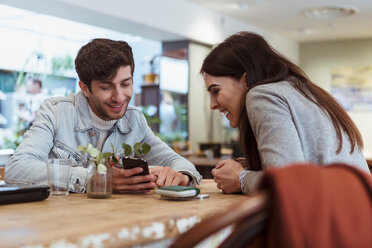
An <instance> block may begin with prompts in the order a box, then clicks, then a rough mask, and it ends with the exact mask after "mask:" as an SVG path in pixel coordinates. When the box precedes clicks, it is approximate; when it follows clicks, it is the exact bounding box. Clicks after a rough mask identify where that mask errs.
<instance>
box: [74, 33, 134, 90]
mask: <svg viewBox="0 0 372 248" xmlns="http://www.w3.org/2000/svg"><path fill="white" fill-rule="evenodd" d="M126 65H129V66H130V69H131V73H132V76H133V72H134V59H133V53H132V48H131V47H130V46H129V45H128V43H127V42H125V41H114V40H110V39H93V40H91V41H90V42H89V43H88V44H86V45H84V46H83V47H82V48H80V50H79V52H78V54H77V56H76V59H75V69H76V72H77V74H78V76H79V79H80V81H82V82H83V83H84V84H86V85H87V86H88V88H89V89H91V83H92V80H99V81H110V80H111V79H113V78H114V77H115V75H116V71H117V69H118V68H119V67H120V66H126Z"/></svg>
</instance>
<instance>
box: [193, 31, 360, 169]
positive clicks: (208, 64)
mask: <svg viewBox="0 0 372 248" xmlns="http://www.w3.org/2000/svg"><path fill="white" fill-rule="evenodd" d="M200 72H201V73H207V74H209V75H212V76H216V77H219V76H229V77H233V78H235V79H238V80H239V79H240V78H241V77H242V76H243V75H244V73H246V78H245V79H246V83H247V87H248V91H249V90H251V89H252V88H253V87H255V86H257V85H262V84H268V83H275V82H279V81H283V80H287V81H291V82H292V83H293V85H294V87H295V88H296V89H297V90H298V91H299V92H300V93H301V94H302V95H304V96H305V97H306V98H307V99H308V100H310V101H311V102H313V103H314V104H316V105H317V106H319V107H320V108H321V109H322V110H323V111H324V112H325V113H326V114H327V115H328V116H329V118H330V119H331V121H332V124H333V127H334V129H335V131H336V134H337V137H338V140H339V145H338V149H337V151H336V152H337V153H339V152H340V151H341V149H342V133H343V131H344V132H345V133H346V134H347V136H348V137H349V140H350V143H351V151H350V153H352V152H353V151H354V149H355V146H356V145H357V146H358V147H359V148H360V149H362V148H363V140H362V137H361V135H360V132H359V131H358V129H357V127H356V126H355V124H354V122H353V121H352V120H351V118H350V117H349V115H348V114H347V113H346V111H345V110H344V109H343V108H342V107H341V106H340V104H338V103H337V101H336V100H335V99H334V98H333V97H332V96H331V95H330V94H329V93H328V92H327V91H325V90H323V89H322V88H320V87H318V86H317V85H315V84H314V83H313V82H311V80H310V79H309V78H308V77H307V76H306V74H305V73H304V72H303V71H302V70H301V69H300V68H299V67H298V66H297V65H295V64H294V63H292V62H291V61H289V60H288V59H287V58H285V57H284V56H282V55H281V54H279V53H278V52H277V51H275V50H274V49H273V48H272V47H270V45H269V44H268V43H267V42H266V41H265V39H264V38H263V37H262V36H260V35H257V34H255V33H250V32H239V33H237V34H234V35H232V36H230V37H228V38H227V39H226V40H225V41H223V42H222V43H220V44H219V45H217V46H216V47H215V48H213V49H212V51H211V52H210V53H209V54H208V55H207V57H206V58H205V59H204V62H203V65H202V68H201V70H200ZM242 104H243V103H242ZM243 106H244V107H243V110H242V113H241V115H240V120H239V131H240V144H241V146H242V150H243V151H244V153H245V157H246V159H247V162H248V165H249V167H250V168H251V169H252V170H260V169H262V166H261V159H260V154H259V152H258V148H257V142H256V139H255V136H254V133H253V130H252V127H251V125H250V123H249V119H248V116H247V111H246V107H245V104H243Z"/></svg>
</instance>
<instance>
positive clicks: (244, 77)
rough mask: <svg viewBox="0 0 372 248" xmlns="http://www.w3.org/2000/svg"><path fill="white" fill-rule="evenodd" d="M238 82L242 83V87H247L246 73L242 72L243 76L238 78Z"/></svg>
mask: <svg viewBox="0 0 372 248" xmlns="http://www.w3.org/2000/svg"><path fill="white" fill-rule="evenodd" d="M240 83H241V84H242V85H243V87H244V88H246V89H247V88H248V86H247V73H246V72H244V74H243V76H242V77H241V78H240Z"/></svg>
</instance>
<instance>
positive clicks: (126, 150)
mask: <svg viewBox="0 0 372 248" xmlns="http://www.w3.org/2000/svg"><path fill="white" fill-rule="evenodd" d="M121 147H123V149H124V155H125V156H126V157H127V156H129V155H131V154H132V147H131V146H130V145H128V144H126V143H123V144H122V145H121Z"/></svg>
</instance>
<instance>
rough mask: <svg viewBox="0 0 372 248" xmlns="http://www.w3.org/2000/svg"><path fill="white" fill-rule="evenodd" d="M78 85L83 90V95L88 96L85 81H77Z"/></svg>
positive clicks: (88, 91)
mask: <svg viewBox="0 0 372 248" xmlns="http://www.w3.org/2000/svg"><path fill="white" fill-rule="evenodd" d="M79 87H80V89H81V91H82V92H83V94H84V96H85V97H90V90H89V88H88V86H87V85H86V84H85V83H83V82H82V81H79Z"/></svg>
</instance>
